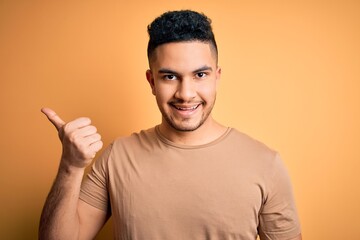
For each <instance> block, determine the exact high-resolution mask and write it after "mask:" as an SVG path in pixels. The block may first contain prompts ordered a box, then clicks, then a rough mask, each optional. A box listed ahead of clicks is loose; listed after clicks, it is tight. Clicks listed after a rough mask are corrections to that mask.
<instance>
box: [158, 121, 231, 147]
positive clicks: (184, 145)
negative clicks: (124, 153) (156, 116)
mask: <svg viewBox="0 0 360 240" xmlns="http://www.w3.org/2000/svg"><path fill="white" fill-rule="evenodd" d="M231 130H232V128H230V127H228V128H227V129H226V131H225V132H224V133H223V134H222V135H220V136H219V137H218V138H217V139H215V140H213V141H211V142H208V143H205V144H200V145H186V144H181V143H175V142H173V141H170V140H169V139H167V138H166V137H165V136H164V135H162V133H161V132H160V129H159V125H157V126H155V133H156V135H157V137H158V138H159V140H160V141H162V142H163V143H165V144H166V145H170V146H172V147H176V148H182V149H197V148H205V147H209V146H212V145H215V144H217V143H218V142H221V141H222V140H223V139H224V138H226V137H227V136H228V135H229V133H230V132H231Z"/></svg>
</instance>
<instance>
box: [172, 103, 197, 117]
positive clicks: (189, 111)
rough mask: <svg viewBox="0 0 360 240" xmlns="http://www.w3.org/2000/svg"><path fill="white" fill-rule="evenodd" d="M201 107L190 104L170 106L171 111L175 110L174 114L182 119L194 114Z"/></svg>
mask: <svg viewBox="0 0 360 240" xmlns="http://www.w3.org/2000/svg"><path fill="white" fill-rule="evenodd" d="M201 105H202V103H197V104H191V105H190V104H189V105H185V104H170V106H171V107H172V109H175V112H176V113H177V114H178V115H180V116H182V117H189V116H191V115H193V114H195V113H196V112H197V110H198V109H199V107H200V106H201Z"/></svg>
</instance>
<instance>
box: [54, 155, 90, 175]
mask: <svg viewBox="0 0 360 240" xmlns="http://www.w3.org/2000/svg"><path fill="white" fill-rule="evenodd" d="M84 172H85V167H77V166H74V165H71V164H69V163H68V161H65V160H64V159H61V161H60V166H59V173H61V174H65V175H72V176H75V175H81V176H83V175H84Z"/></svg>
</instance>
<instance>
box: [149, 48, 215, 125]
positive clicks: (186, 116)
mask: <svg viewBox="0 0 360 240" xmlns="http://www.w3.org/2000/svg"><path fill="white" fill-rule="evenodd" d="M150 69H151V70H148V71H147V72H146V77H147V79H148V81H149V83H150V85H151V88H152V93H153V94H154V95H155V97H156V101H157V104H158V107H159V109H160V111H161V113H162V117H163V121H162V124H163V125H164V124H165V125H166V127H171V128H172V129H175V130H177V131H194V130H196V129H198V128H199V127H200V126H202V125H203V124H205V123H207V122H208V121H209V119H211V117H210V118H209V116H210V113H211V110H212V108H213V106H214V103H215V98H216V87H217V82H218V80H219V79H220V73H221V69H220V68H219V67H218V66H217V61H216V55H215V53H214V50H212V48H211V45H210V44H208V43H203V42H198V41H191V42H178V43H166V44H163V45H160V46H158V47H157V48H156V49H155V52H154V56H152V58H151V59H150Z"/></svg>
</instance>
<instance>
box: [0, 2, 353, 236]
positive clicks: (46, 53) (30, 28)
mask: <svg viewBox="0 0 360 240" xmlns="http://www.w3.org/2000/svg"><path fill="white" fill-rule="evenodd" d="M187 8H190V9H194V10H198V11H202V12H204V13H206V14H207V15H208V16H209V17H210V18H211V19H212V20H213V27H214V31H215V35H216V37H217V42H218V45H219V54H220V59H219V64H220V65H221V66H222V70H223V71H222V72H223V75H222V79H221V86H220V89H219V93H218V98H217V105H216V106H215V109H214V116H215V118H216V119H218V120H219V121H220V122H222V123H224V124H226V125H229V126H232V127H235V128H238V129H239V130H241V131H243V132H245V133H247V134H249V135H251V136H253V137H255V138H257V139H259V140H261V141H263V142H265V143H266V144H267V145H269V146H270V147H272V148H274V149H277V150H278V151H279V152H280V153H281V155H282V157H283V159H284V161H285V164H286V165H287V167H288V170H289V172H290V175H291V178H292V181H293V186H294V190H295V195H296V202H297V206H298V209H299V214H300V218H301V222H302V229H303V237H304V239H307V240H317V239H327V240H329V239H334V240H335V239H337V240H338V239H359V236H360V230H359V229H360V228H359V226H360V220H359V219H360V217H359V215H360V207H359V206H360V204H359V203H360V186H359V185H360V184H359V183H360V180H359V179H360V177H359V169H360V2H359V1H340V0H339V1H236V0H232V1H229V0H222V1H210V0H198V1H196V0H192V1H187V0H172V1H170V0H151V1H145V0H144V1H140V0H132V1H120V0H117V1H100V0H90V1H80V0H79V1H35V0H34V1H25V0H24V1H20V0H13V1H11V0H0V114H1V118H0V121H1V122H0V123H1V124H0V134H1V138H0V148H1V149H0V150H1V155H0V156H1V161H0V164H1V165H0V166H1V168H0V170H1V174H0V183H1V186H0V193H1V198H0V199H1V200H0V201H1V213H0V238H1V239H36V238H37V228H38V221H39V216H40V212H41V209H42V205H43V203H44V201H45V198H46V195H47V193H48V191H49V188H50V186H51V184H52V181H53V179H54V176H55V174H56V171H57V166H58V160H59V156H60V153H61V147H60V143H59V141H58V139H57V135H56V132H55V129H54V128H53V126H51V124H50V123H49V122H48V121H47V119H46V118H45V117H44V116H43V115H42V114H41V113H40V108H41V107H43V106H49V107H52V108H53V109H55V110H56V111H57V112H58V113H59V115H60V116H62V117H63V118H64V119H65V120H72V119H74V118H76V117H80V116H88V117H91V118H92V120H93V123H94V124H95V125H96V126H97V127H98V129H99V131H100V133H101V134H102V136H103V139H104V142H105V144H106V145H107V144H109V143H110V142H111V141H112V140H113V139H114V138H116V137H118V136H124V135H128V134H130V133H131V132H134V131H139V130H140V129H145V128H149V127H152V126H154V125H155V124H157V123H159V121H160V114H159V112H158V109H157V106H156V103H155V100H154V98H153V96H152V95H151V92H150V88H149V86H148V84H147V82H146V79H145V70H146V69H147V59H146V45H147V40H148V38H147V33H146V26H147V24H148V23H150V22H151V21H152V20H153V18H155V17H156V16H158V15H159V14H161V13H162V12H163V11H166V10H173V9H187ZM109 236H111V227H109V224H108V225H107V227H106V228H105V230H103V231H102V233H101V234H100V236H99V237H98V239H106V238H109Z"/></svg>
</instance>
